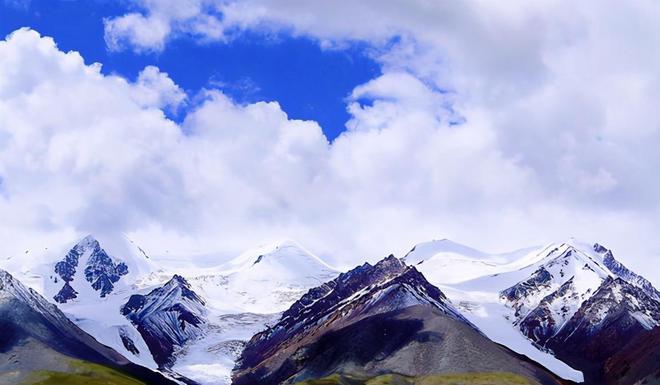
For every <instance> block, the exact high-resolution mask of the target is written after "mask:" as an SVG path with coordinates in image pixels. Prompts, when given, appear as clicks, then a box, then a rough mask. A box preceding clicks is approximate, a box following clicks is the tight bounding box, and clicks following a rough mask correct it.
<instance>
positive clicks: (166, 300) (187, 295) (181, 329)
mask: <svg viewBox="0 0 660 385" xmlns="http://www.w3.org/2000/svg"><path fill="white" fill-rule="evenodd" d="M204 305H205V302H204V300H203V299H202V298H200V297H199V296H198V295H197V293H195V292H194V291H192V290H191V289H190V285H189V284H188V282H187V281H186V280H185V278H183V277H181V276H179V275H175V276H174V277H172V279H170V280H169V281H168V282H167V283H166V284H165V285H163V286H162V287H158V288H156V289H154V290H152V291H150V292H149V293H148V294H146V295H142V294H133V295H131V297H130V298H129V300H128V301H127V302H126V304H125V305H123V306H122V307H121V314H122V315H124V316H126V317H127V318H128V319H130V320H131V323H132V324H133V325H135V326H136V327H137V329H138V331H139V332H140V334H141V335H142V337H143V338H144V340H145V342H146V343H147V345H148V347H149V350H150V351H151V354H152V356H153V358H154V360H155V361H156V363H157V364H158V366H159V367H160V368H169V367H171V366H172V364H173V363H174V361H175V360H176V357H175V356H174V355H175V353H176V352H177V351H178V350H180V349H181V348H182V347H183V346H184V345H185V344H187V343H190V342H191V341H194V340H195V339H197V338H199V337H201V336H202V335H203V334H204V333H205V331H206V328H205V324H206V315H207V310H206V307H205V306H204Z"/></svg>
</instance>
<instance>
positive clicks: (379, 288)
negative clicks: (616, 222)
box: [233, 256, 558, 385]
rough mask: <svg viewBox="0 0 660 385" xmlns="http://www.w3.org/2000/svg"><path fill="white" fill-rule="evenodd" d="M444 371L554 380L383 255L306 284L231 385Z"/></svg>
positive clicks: (249, 349) (247, 353)
mask: <svg viewBox="0 0 660 385" xmlns="http://www.w3.org/2000/svg"><path fill="white" fill-rule="evenodd" d="M447 371H454V372H455V371H511V372H514V373H519V374H522V375H524V376H527V377H528V378H533V379H535V380H537V381H539V382H541V383H544V384H555V383H558V382H557V381H556V379H555V378H554V377H553V376H552V375H551V374H549V373H548V372H546V371H545V370H543V369H541V368H539V367H536V366H534V365H533V364H530V363H529V362H525V361H524V360H522V359H520V358H519V357H517V356H516V355H515V354H513V353H512V352H510V351H509V350H508V349H506V348H503V347H501V346H499V345H497V344H495V343H493V342H492V341H490V340H489V339H488V338H486V337H485V336H484V335H482V334H481V333H480V332H479V331H478V330H477V329H476V328H475V327H474V326H473V325H472V324H470V323H469V322H468V321H467V320H466V319H465V318H463V316H461V315H460V314H459V313H458V312H457V311H456V310H455V309H454V307H453V306H452V305H451V304H450V303H449V301H448V300H447V298H446V296H445V295H444V294H443V293H442V292H441V291H440V290H439V289H438V288H436V287H435V286H433V285H431V284H430V283H428V281H426V279H425V278H424V277H423V276H422V275H421V274H420V273H419V272H418V271H417V270H416V269H415V268H414V267H410V266H406V265H405V264H404V263H403V262H401V261H400V260H398V259H397V258H394V257H393V256H390V257H388V258H385V259H384V260H382V261H380V262H379V263H377V264H376V265H373V266H372V265H370V264H364V265H362V266H359V267H357V268H355V269H353V270H351V271H349V272H347V273H343V274H341V275H339V276H338V277H337V278H336V279H334V280H332V281H329V282H327V283H325V284H323V285H321V286H318V287H316V288H313V289H311V290H310V291H309V292H308V293H307V294H305V295H304V296H303V297H302V298H301V299H300V300H299V301H297V302H296V303H294V304H293V305H292V306H291V307H290V308H289V309H288V310H287V311H285V312H284V313H283V314H282V317H281V318H280V321H279V322H278V323H277V324H275V325H274V326H272V327H270V328H268V329H267V330H265V331H263V332H261V333H258V334H257V335H255V336H254V337H253V338H252V339H251V340H250V342H249V343H248V344H247V346H246V348H245V349H244V351H243V353H242V354H241V357H240V360H239V362H238V364H237V366H236V368H235V371H234V378H233V379H234V382H233V383H234V384H236V385H251V384H280V383H293V382H296V381H301V380H306V379H310V378H321V377H325V376H327V375H330V374H333V373H344V374H354V375H359V376H373V375H374V374H381V373H387V372H396V373H401V374H406V375H425V374H430V373H442V372H447Z"/></svg>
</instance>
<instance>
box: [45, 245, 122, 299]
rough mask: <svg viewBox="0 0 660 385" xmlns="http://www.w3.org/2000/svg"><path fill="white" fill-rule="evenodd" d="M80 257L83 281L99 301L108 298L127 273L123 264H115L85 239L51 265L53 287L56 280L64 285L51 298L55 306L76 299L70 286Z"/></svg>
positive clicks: (103, 251) (102, 251) (102, 250)
mask: <svg viewBox="0 0 660 385" xmlns="http://www.w3.org/2000/svg"><path fill="white" fill-rule="evenodd" d="M84 256H87V261H85V267H84V270H83V273H84V279H85V280H86V281H87V283H88V284H90V285H91V286H92V288H93V289H94V290H95V291H97V292H99V296H100V297H101V298H103V297H105V296H106V295H108V294H110V293H111V292H112V291H113V289H114V285H115V284H116V283H117V282H118V281H119V279H120V278H121V277H122V276H124V275H126V274H128V272H129V271H128V266H127V265H126V264H125V263H124V262H115V261H114V260H113V259H112V258H111V257H110V256H109V255H108V253H107V252H106V251H105V250H104V249H103V248H102V247H101V245H100V243H99V241H98V240H96V239H95V238H94V237H93V236H91V235H87V236H86V237H84V238H83V239H82V240H80V241H79V242H78V243H77V244H76V245H75V246H73V247H72V248H71V250H69V252H68V253H67V254H66V255H65V256H64V259H63V260H61V261H59V262H57V263H56V264H55V274H57V276H56V277H55V283H57V277H59V278H60V279H61V280H62V281H63V282H64V283H63V285H62V288H61V289H60V291H59V292H58V293H57V294H56V295H55V296H54V297H53V298H54V299H55V301H57V302H58V303H66V302H68V301H70V300H72V299H75V298H77V297H78V291H76V290H75V289H74V287H73V285H72V283H73V281H74V279H75V277H76V272H77V271H78V269H79V268H80V262H81V261H80V259H81V258H83V257H84ZM78 284H82V282H80V283H78Z"/></svg>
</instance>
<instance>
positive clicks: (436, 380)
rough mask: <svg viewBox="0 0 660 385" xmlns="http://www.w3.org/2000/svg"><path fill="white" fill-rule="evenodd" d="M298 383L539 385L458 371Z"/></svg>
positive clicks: (504, 375) (498, 375)
mask: <svg viewBox="0 0 660 385" xmlns="http://www.w3.org/2000/svg"><path fill="white" fill-rule="evenodd" d="M296 385H537V382H535V381H532V380H529V379H527V378H525V377H522V376H519V375H516V374H512V373H456V374H440V375H431V376H424V377H414V378H413V377H404V376H400V375H397V374H387V375H383V376H378V377H374V378H370V379H359V378H355V377H350V376H343V375H342V376H340V375H337V374H335V375H332V376H330V377H326V378H323V379H318V380H308V381H303V382H299V383H298V384H296Z"/></svg>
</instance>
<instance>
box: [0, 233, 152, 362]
mask: <svg viewBox="0 0 660 385" xmlns="http://www.w3.org/2000/svg"><path fill="white" fill-rule="evenodd" d="M28 255H30V256H31V257H30V258H27V257H21V258H13V259H11V260H9V261H6V264H7V265H8V266H9V269H11V271H12V272H13V273H15V274H16V275H17V276H18V277H20V278H21V280H25V281H26V282H28V284H29V286H30V287H32V288H33V289H35V290H36V291H37V292H39V293H40V294H42V295H43V296H44V297H46V298H47V299H48V300H50V301H52V302H55V303H57V304H58V306H59V307H60V309H61V310H62V311H63V312H64V313H65V314H66V315H67V316H68V317H69V318H70V319H71V320H72V321H74V322H75V323H76V324H77V325H78V326H79V327H80V328H81V329H83V330H85V331H86V332H87V333H89V334H91V335H92V336H93V337H94V338H96V339H97V340H98V341H99V342H101V343H102V344H104V345H107V346H110V347H112V348H113V349H115V350H116V351H118V352H119V353H121V354H122V355H124V356H125V357H127V358H128V359H130V360H131V361H133V362H135V363H137V364H140V365H142V366H146V367H149V368H156V366H157V365H156V363H155V362H154V360H153V358H152V356H151V354H150V353H149V349H148V347H147V345H146V343H145V342H144V340H143V339H142V337H141V335H140V333H139V332H138V331H137V329H136V328H135V327H134V326H133V325H131V323H130V322H129V321H128V320H127V319H126V318H125V317H123V316H122V315H121V314H120V312H119V308H120V307H121V305H123V304H124V303H125V302H126V300H127V299H128V297H129V296H130V295H131V294H133V293H134V292H136V291H137V290H140V289H141V288H142V286H143V285H142V284H141V280H143V279H144V277H146V276H148V275H149V274H153V273H154V272H156V271H158V269H156V268H155V267H154V264H153V262H152V261H151V260H150V258H149V257H148V256H147V255H146V253H145V252H144V251H143V250H142V249H140V248H139V247H138V246H137V245H135V244H134V243H133V242H132V241H131V240H130V239H128V238H127V237H125V236H124V235H121V234H120V235H118V236H101V237H98V236H91V235H88V236H86V237H84V238H82V239H81V240H79V241H78V242H76V243H75V244H73V245H72V244H67V245H56V246H54V247H49V248H43V249H42V250H34V249H32V250H28Z"/></svg>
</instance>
